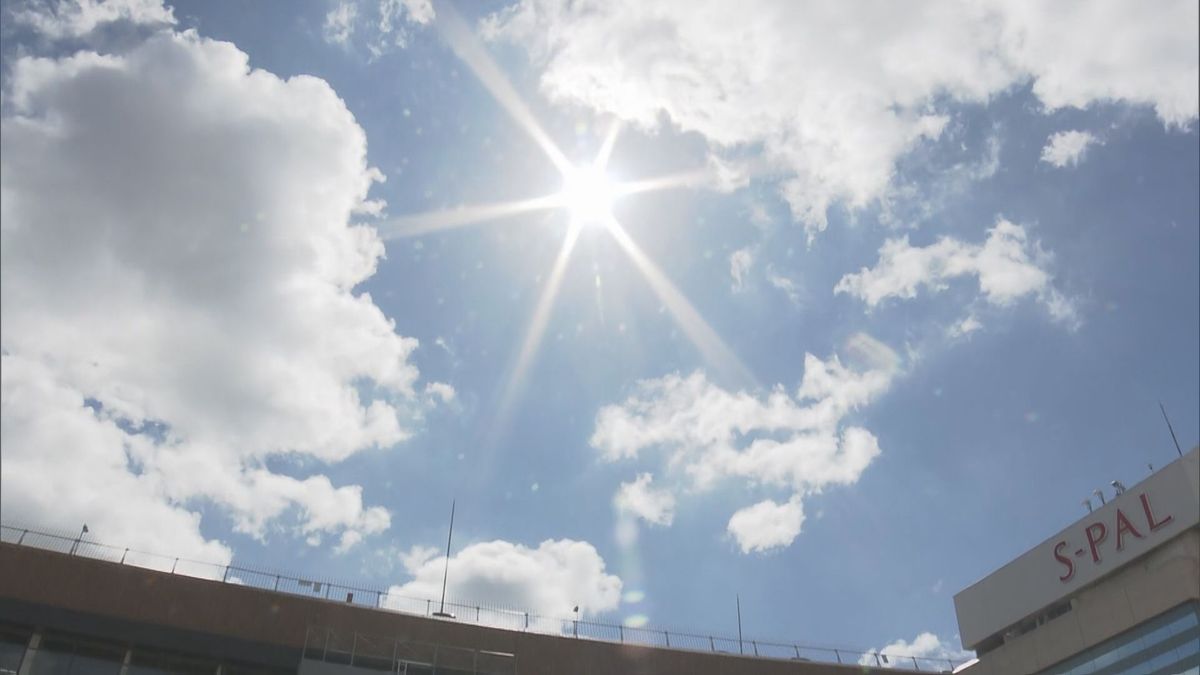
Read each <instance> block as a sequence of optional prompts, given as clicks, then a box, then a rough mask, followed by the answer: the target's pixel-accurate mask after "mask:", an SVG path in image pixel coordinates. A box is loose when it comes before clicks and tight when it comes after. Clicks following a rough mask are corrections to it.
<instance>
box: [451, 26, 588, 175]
mask: <svg viewBox="0 0 1200 675" xmlns="http://www.w3.org/2000/svg"><path fill="white" fill-rule="evenodd" d="M436 22H437V27H438V29H439V31H440V32H441V34H442V37H443V38H445V40H446V43H447V44H449V45H450V48H451V49H452V50H454V53H455V55H457V56H458V58H460V59H462V61H463V63H465V64H467V67H468V68H470V69H471V72H473V73H475V77H478V78H479V81H480V82H481V83H482V84H483V86H484V87H486V88H487V90H488V91H489V92H491V94H492V96H493V97H494V98H495V99H496V101H497V102H499V103H500V105H501V106H503V107H504V109H505V110H506V111H507V112H508V114H509V115H511V116H512V118H513V120H515V121H516V123H517V124H519V125H520V126H521V128H522V129H524V130H525V133H527V134H529V137H530V138H532V139H533V141H534V142H535V143H537V144H538V146H539V147H540V148H541V149H542V152H544V153H546V156H547V157H549V158H550V161H551V162H553V163H554V166H556V167H558V170H559V171H562V172H564V173H565V172H566V171H568V170H569V169H571V162H570V161H568V160H567V157H566V155H564V154H563V153H562V150H559V149H558V146H557V145H555V143H554V141H552V140H550V136H549V135H548V134H547V133H546V131H545V130H544V129H542V125H540V124H538V121H537V119H535V118H534V116H533V113H532V112H530V111H529V108H528V107H527V106H526V105H525V102H524V101H522V100H521V97H520V96H519V95H518V94H517V92H516V90H515V89H513V87H512V84H510V83H509V81H508V78H506V77H505V76H504V73H501V72H500V69H499V68H498V67H497V66H496V62H495V61H493V60H492V57H491V56H490V55H488V53H487V52H486V51H484V49H483V46H482V45H480V44H479V39H478V38H477V37H475V34H474V33H473V32H472V31H471V29H470V27H469V26H467V24H466V22H465V21H463V19H462V17H461V16H459V14H458V12H457V11H455V10H454V8H453V7H452V6H451V5H450V4H449V3H446V4H442V5H439V7H438V12H437V19H436Z"/></svg>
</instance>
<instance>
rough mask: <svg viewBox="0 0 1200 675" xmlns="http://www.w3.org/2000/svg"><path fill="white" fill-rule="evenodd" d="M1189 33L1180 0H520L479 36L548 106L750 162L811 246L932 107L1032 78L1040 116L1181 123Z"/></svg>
mask: <svg viewBox="0 0 1200 675" xmlns="http://www.w3.org/2000/svg"><path fill="white" fill-rule="evenodd" d="M1196 24H1197V6H1196V3H1195V2H1194V0H1175V1H1173V2H1168V3H1164V4H1162V5H1159V6H1156V10H1155V11H1154V12H1146V11H1145V8H1144V6H1143V5H1142V4H1141V3H1138V2H1134V1H1132V0H1109V1H1103V2H1091V3H1071V4H1066V3H1053V4H1051V5H1047V4H1046V3H1044V2H1038V1H1036V0H1026V1H1023V2H1009V1H1007V0H985V1H983V2H974V3H960V2H929V3H919V4H917V5H915V6H913V5H911V4H909V3H882V4H876V5H871V6H870V7H869V8H866V7H864V6H862V5H860V4H857V3H845V2H836V1H833V0H831V1H828V2H803V3H780V2H771V1H769V0H747V1H746V2H740V3H728V2H723V1H722V0H653V1H652V0H613V1H611V2H602V3H578V2H568V1H567V0H522V2H519V3H518V4H516V5H515V6H513V7H510V8H508V9H506V10H504V11H501V12H499V13H497V14H494V15H492V16H491V17H489V18H487V19H486V20H485V21H484V22H483V25H482V31H483V33H484V34H485V36H487V37H489V38H492V39H504V40H508V41H511V42H513V43H515V44H518V45H520V46H522V47H524V48H525V49H526V50H527V51H528V53H529V56H530V58H531V60H532V61H533V62H534V63H535V65H537V66H539V67H541V69H542V72H541V87H542V90H543V91H544V92H545V94H546V95H547V96H548V97H549V98H550V99H552V100H554V101H560V102H570V103H576V104H582V105H584V106H586V107H589V108H592V109H594V110H596V111H599V112H603V113H611V114H614V115H616V116H618V117H620V118H622V119H626V120H631V121H633V122H635V123H637V124H639V125H641V126H642V127H645V128H653V127H655V126H657V125H659V124H660V123H662V122H664V121H665V122H667V123H669V124H672V125H674V126H675V127H677V128H679V129H680V130H682V131H695V132H698V133H699V134H701V135H702V136H703V137H705V138H706V139H707V141H708V143H709V147H710V149H711V150H712V151H713V153H714V154H715V155H719V156H720V155H732V156H736V155H737V153H738V152H739V151H740V150H744V149H761V155H762V156H763V157H764V158H765V160H766V162H767V164H768V165H769V166H773V167H774V169H775V170H776V171H779V172H782V174H783V179H782V180H781V182H780V190H781V194H782V196H783V197H784V198H785V199H786V200H787V201H788V203H789V204H790V206H791V209H792V212H793V215H794V216H795V217H796V218H797V219H799V220H801V221H803V222H804V224H805V226H806V227H807V229H808V230H809V234H810V236H811V235H812V234H813V233H815V232H817V231H820V230H822V229H824V228H825V225H826V220H825V218H826V211H827V209H828V208H829V207H830V206H831V205H833V204H835V203H842V204H845V205H847V206H849V207H851V208H858V207H862V206H864V205H866V204H868V203H870V202H872V201H873V200H875V199H877V198H878V197H880V196H881V195H882V194H884V193H885V191H886V190H887V188H888V186H889V184H890V182H891V180H892V176H893V172H894V168H895V163H896V160H897V158H899V157H900V156H902V155H903V154H905V153H906V152H908V151H909V150H910V149H911V148H912V147H914V146H915V145H916V144H918V143H920V142H922V140H924V139H931V138H936V137H938V136H939V134H940V133H941V132H942V129H943V127H944V125H945V124H946V122H947V117H946V116H945V115H944V113H943V112H941V111H939V109H938V106H939V105H945V103H944V102H946V101H960V102H978V103H986V102H987V101H988V100H989V99H990V98H991V97H993V96H995V95H997V94H999V93H1001V92H1003V91H1005V90H1006V89H1008V88H1010V87H1012V86H1014V85H1018V84H1021V83H1024V82H1030V81H1031V82H1032V84H1033V91H1034V93H1035V94H1036V95H1037V96H1038V97H1039V98H1040V100H1041V101H1042V102H1043V103H1044V104H1045V105H1046V106H1047V108H1050V109H1053V108H1057V107H1062V106H1076V107H1085V106H1087V105H1090V104H1091V103H1093V102H1095V101H1101V100H1118V101H1125V102H1129V103H1134V104H1145V105H1151V106H1153V107H1154V109H1155V110H1156V111H1157V113H1158V115H1159V116H1160V117H1161V118H1162V119H1163V120H1164V121H1166V122H1168V123H1171V124H1183V123H1186V122H1188V121H1189V120H1192V119H1194V118H1195V117H1196V114H1197V107H1198V105H1197V93H1196V86H1195V83H1196V80H1197V77H1198V70H1197V60H1198V59H1197V36H1196V32H1195V26H1196ZM1064 36H1065V37H1064Z"/></svg>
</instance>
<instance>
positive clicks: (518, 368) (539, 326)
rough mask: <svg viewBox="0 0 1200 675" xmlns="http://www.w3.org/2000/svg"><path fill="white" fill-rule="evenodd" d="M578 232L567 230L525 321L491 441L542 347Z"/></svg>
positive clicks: (576, 227) (504, 422) (576, 228)
mask: <svg viewBox="0 0 1200 675" xmlns="http://www.w3.org/2000/svg"><path fill="white" fill-rule="evenodd" d="M580 230H581V227H580V226H579V225H572V226H571V227H570V228H569V229H568V230H567V236H566V238H564V239H563V244H562V248H560V249H559V250H558V257H557V258H556V259H555V260H554V267H553V268H551V270H550V276H549V277H548V278H547V279H546V285H545V287H544V288H543V289H542V295H541V297H540V298H538V303H537V307H536V308H535V309H534V311H533V317H531V318H530V320H529V328H527V329H526V332H525V340H524V341H523V342H522V343H521V351H520V352H519V353H518V354H517V360H516V362H515V363H514V364H513V367H512V370H510V371H509V374H508V380H507V382H505V384H504V389H503V392H502V393H501V395H500V401H499V403H498V404H497V406H496V413H495V417H494V419H493V420H492V424H491V428H490V430H489V434H490V437H491V439H495V438H497V437H499V435H501V434H502V433H503V430H504V428H505V426H507V424H508V418H509V415H510V414H511V413H512V407H513V405H514V404H515V403H516V401H517V399H518V398H519V397H520V394H521V390H522V388H523V386H524V383H525V376H526V375H527V374H528V370H529V366H530V364H531V363H532V362H533V356H534V354H536V353H537V350H538V347H540V346H541V344H542V336H543V335H545V332H546V325H547V324H548V323H549V322H550V310H551V309H553V307H554V300H555V298H557V297H558V290H559V288H560V287H561V286H562V279H563V274H565V273H566V270H567V261H569V260H570V259H571V252H572V251H574V250H575V244H576V242H578V241H579V233H580ZM489 445H490V444H489Z"/></svg>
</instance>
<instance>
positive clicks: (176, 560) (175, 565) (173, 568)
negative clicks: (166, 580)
mask: <svg viewBox="0 0 1200 675" xmlns="http://www.w3.org/2000/svg"><path fill="white" fill-rule="evenodd" d="M176 567H179V558H176V559H175V563H174V564H172V565H171V574H175V568H176Z"/></svg>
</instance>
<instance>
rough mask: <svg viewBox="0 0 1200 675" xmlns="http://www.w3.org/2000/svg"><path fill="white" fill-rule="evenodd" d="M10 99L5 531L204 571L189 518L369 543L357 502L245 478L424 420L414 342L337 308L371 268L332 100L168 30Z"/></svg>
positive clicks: (331, 454)
mask: <svg viewBox="0 0 1200 675" xmlns="http://www.w3.org/2000/svg"><path fill="white" fill-rule="evenodd" d="M8 85H9V91H8V92H7V93H8V103H9V110H8V115H7V116H6V117H5V118H4V119H3V121H2V127H0V136H2V144H3V153H2V155H0V163H2V169H3V170H2V179H0V192H2V199H0V238H2V244H3V245H2V247H0V259H2V266H0V278H2V283H0V318H2V325H3V333H2V338H0V341H2V345H3V350H4V365H5V367H4V372H3V382H4V388H5V396H4V401H3V403H4V406H3V425H2V427H3V434H4V444H3V447H4V461H5V470H4V472H3V475H2V481H3V490H2V491H0V492H2V496H0V499H2V504H3V508H4V511H5V513H6V514H8V513H14V514H15V513H28V514H30V515H35V514H36V515H38V517H53V518H55V519H57V520H58V521H61V522H63V523H75V522H82V521H84V520H86V521H87V522H88V523H89V526H91V527H92V529H93V531H94V532H96V536H97V537H101V536H104V537H105V538H108V539H111V540H112V541H115V542H121V541H124V542H130V543H131V544H133V545H139V544H140V545H144V546H151V545H152V546H153V547H154V548H155V549H158V548H160V547H166V546H174V547H177V548H176V549H175V551H172V552H178V553H180V554H182V555H189V554H191V555H196V556H201V555H207V557H212V556H213V554H214V549H213V548H212V547H213V546H215V544H213V543H212V542H206V541H204V540H203V538H202V537H201V535H200V534H199V529H198V525H199V515H198V512H197V511H195V510H193V508H194V502H195V500H198V499H199V500H211V501H213V502H215V503H216V504H217V505H218V506H219V507H221V509H222V510H223V511H225V512H227V513H228V514H229V515H230V516H231V517H232V519H233V522H234V526H235V527H236V528H237V529H238V530H241V531H244V532H247V533H250V534H252V535H255V536H260V537H261V536H266V534H267V533H268V530H269V529H271V526H273V525H278V526H279V527H281V528H283V529H285V530H292V531H295V532H297V533H298V534H303V535H305V536H312V535H319V534H322V533H325V534H330V535H337V536H340V537H341V539H340V542H341V543H340V546H342V547H345V546H349V545H352V544H353V543H354V542H355V541H356V540H357V539H358V538H360V537H361V536H362V535H367V534H372V533H376V532H379V531H381V530H383V529H386V528H387V527H388V522H389V516H388V514H387V512H386V510H384V509H382V508H379V507H368V506H365V505H364V504H363V500H362V494H361V493H362V490H361V488H359V487H358V486H341V487H335V486H334V485H332V483H331V482H330V481H329V479H328V478H326V477H325V476H322V475H310V476H308V477H304V478H295V477H291V476H287V475H282V474H278V473H274V472H273V471H271V470H269V469H267V468H266V461H267V459H268V458H272V457H276V458H295V459H299V460H304V459H306V458H307V459H311V460H316V461H318V462H335V461H339V460H341V459H343V458H345V457H348V456H350V455H352V454H354V453H355V452H358V451H360V450H362V449H365V448H370V447H388V446H391V445H393V444H395V443H397V442H399V441H401V440H403V439H404V438H406V437H407V436H408V435H409V434H410V433H411V432H412V429H411V425H410V423H409V420H410V419H412V418H414V417H417V416H419V414H420V410H421V407H422V406H425V405H429V403H428V402H423V401H421V400H420V397H419V396H417V393H416V390H415V383H416V380H417V377H418V373H417V370H416V368H415V367H414V366H413V365H412V364H411V363H410V362H409V356H410V354H411V353H412V351H413V350H414V349H415V348H416V346H417V343H416V340H414V339H411V338H406V337H403V336H401V335H398V334H397V333H396V332H395V326H394V325H393V323H392V322H391V321H390V320H389V319H388V318H387V317H385V316H384V315H383V313H382V312H381V311H380V310H379V308H378V307H376V306H375V304H374V303H373V302H372V300H371V298H370V297H369V296H367V295H365V294H356V293H354V291H353V289H354V288H355V286H357V285H358V284H359V283H361V282H362V281H363V280H365V279H366V278H368V277H369V276H371V275H372V274H373V273H374V270H375V265H376V262H377V261H378V259H379V258H380V256H382V254H383V245H382V243H381V242H380V241H379V239H378V237H377V236H376V234H375V232H374V231H373V230H372V229H370V228H368V227H365V226H358V225H351V224H350V218H351V214H352V213H353V212H354V211H355V209H356V208H357V207H359V206H360V205H361V204H362V203H363V202H364V201H365V199H366V195H367V191H368V189H369V187H370V185H371V184H372V182H373V181H375V180H378V179H379V178H380V175H379V173H378V172H377V171H375V170H374V169H371V168H369V167H368V166H367V165H366V163H365V155H366V139H365V136H364V134H363V131H362V129H361V128H360V127H359V126H358V125H357V123H356V122H355V121H354V118H353V116H352V115H351V114H350V112H349V111H348V110H347V109H346V107H345V105H344V104H343V102H342V101H341V99H339V98H338V96H337V95H336V94H335V93H334V92H333V90H332V89H330V87H329V86H328V85H327V84H326V83H325V82H323V81H321V80H319V79H316V78H312V77H306V76H299V77H294V78H291V79H289V80H286V81H285V80H281V79H279V78H277V77H275V76H274V75H272V74H270V73H267V72H264V71H261V70H250V68H249V67H248V65H247V57H246V55H245V54H244V53H242V52H240V51H239V50H238V49H237V48H236V47H234V46H233V45H231V44H229V43H223V42H215V41H210V40H206V39H202V38H200V37H198V36H196V35H195V34H194V33H192V32H185V33H170V32H164V33H160V34H158V35H156V36H154V37H152V38H151V39H149V40H148V41H146V42H144V43H142V44H140V45H138V46H136V47H134V48H133V49H131V50H130V51H129V52H128V53H127V54H123V55H108V56H101V55H97V54H94V53H90V52H80V53H78V54H76V55H74V56H69V57H64V58H61V59H40V58H21V59H18V60H17V61H16V62H15V63H14V64H13V67H12V71H11V77H10V78H9V80H8ZM39 392H40V393H39ZM31 401H38V403H32V402H31ZM60 418H69V419H70V420H71V426H70V428H69V432H70V433H71V434H72V435H71V437H70V442H69V443H68V442H63V440H62V439H61V438H59V436H58V434H60V433H67V431H68V430H67V429H57V424H56V420H58V419H60ZM65 466H76V467H80V470H79V471H74V470H71V471H66V470H63V467H65ZM84 467H88V468H89V470H87V471H85V470H83V468H84ZM45 495H55V500H56V501H55V504H54V506H53V508H42V507H43V506H45V505H47V504H46V499H47V498H46V496H45ZM67 495H69V496H67ZM50 514H53V515H52V516H51V515H50ZM348 531H352V532H354V533H356V534H349V535H347V534H346V532H348ZM102 532H103V533H105V534H103V535H102V534H101V533H102Z"/></svg>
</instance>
